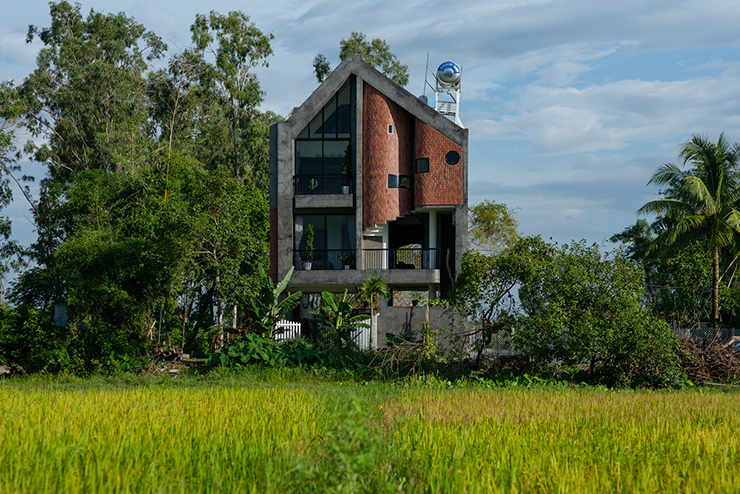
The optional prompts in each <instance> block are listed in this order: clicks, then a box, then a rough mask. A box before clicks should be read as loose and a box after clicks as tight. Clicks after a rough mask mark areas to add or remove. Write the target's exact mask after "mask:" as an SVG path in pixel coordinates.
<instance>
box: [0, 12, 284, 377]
mask: <svg viewBox="0 0 740 494" xmlns="http://www.w3.org/2000/svg"><path fill="white" fill-rule="evenodd" d="M50 15H51V25H50V27H48V28H37V27H35V26H31V27H30V28H29V33H28V41H29V42H33V41H35V40H39V41H40V42H41V43H42V48H41V51H40V54H39V57H38V60H37V68H36V70H35V71H34V72H33V73H32V74H30V75H29V76H28V77H27V78H26V79H25V80H24V81H23V82H22V83H21V84H20V85H18V86H14V85H13V84H11V83H3V85H2V87H0V95H1V96H2V98H1V100H0V101H2V103H3V114H2V115H1V116H2V118H3V121H10V122H16V123H17V124H19V125H23V126H25V127H26V129H27V130H28V131H29V132H30V133H31V135H32V136H34V137H36V139H34V140H33V141H32V142H29V143H28V145H27V146H26V150H27V151H28V152H29V153H31V156H32V157H33V159H35V160H36V161H38V162H41V163H44V164H45V165H46V166H47V169H48V173H47V175H46V176H45V177H44V178H43V180H42V181H41V187H40V197H39V198H38V199H37V200H34V201H32V204H31V206H32V209H33V211H34V220H35V222H36V227H37V232H38V239H37V241H36V242H35V243H34V244H33V245H32V246H31V247H30V248H29V249H28V251H27V252H26V255H27V259H28V260H29V261H30V262H31V265H32V267H31V268H30V269H28V270H26V271H24V272H22V273H21V275H20V277H19V279H18V281H17V283H16V285H15V287H14V289H13V292H12V300H13V301H14V302H15V304H17V306H18V307H19V312H18V314H20V315H21V316H19V317H25V316H23V315H27V314H33V310H37V311H40V313H42V314H45V316H44V318H45V320H48V319H49V318H50V316H49V315H48V314H50V313H51V310H52V308H53V306H54V305H62V306H64V307H66V311H67V326H66V329H62V328H56V329H54V330H53V331H54V334H56V333H60V332H61V333H63V334H64V335H65V336H64V340H65V341H67V344H71V343H69V342H70V341H71V342H79V347H80V348H82V349H84V351H82V350H80V351H75V356H74V359H73V360H74V361H75V362H77V364H75V366H73V367H77V368H82V369H84V370H92V369H96V368H98V367H100V365H101V364H100V363H101V362H108V361H109V360H110V359H114V360H115V358H117V357H115V356H117V355H126V356H128V357H127V358H130V359H133V360H135V361H136V362H137V365H138V364H139V363H140V358H141V357H142V356H143V355H144V353H145V349H146V348H147V345H148V342H149V341H151V340H152V339H156V338H155V336H156V335H158V334H160V333H166V334H168V335H169V336H170V337H171V338H172V340H173V341H174V343H176V344H178V345H180V346H185V347H186V349H188V348H189V349H190V350H192V351H195V352H199V351H203V350H205V349H207V348H208V346H209V344H210V342H212V341H213V340H214V339H216V340H221V339H223V334H224V332H225V327H226V325H227V319H231V321H230V322H231V324H232V325H233V326H234V327H236V326H239V325H244V324H246V319H245V316H246V314H245V311H244V308H245V307H246V304H247V302H248V301H249V300H250V299H251V298H252V297H253V295H254V294H255V293H257V292H258V291H259V288H260V284H259V280H260V279H261V278H260V277H259V273H258V272H257V266H259V265H260V264H267V231H268V224H269V218H268V209H267V201H266V198H267V177H268V172H267V169H268V160H269V150H268V140H269V137H268V132H269V131H268V127H269V124H270V123H271V122H274V121H275V120H276V119H279V117H278V116H277V115H274V114H272V113H269V112H268V113H265V114H262V113H260V112H259V111H258V110H257V109H256V108H257V106H258V105H259V103H260V102H261V101H262V94H263V93H262V90H261V89H260V86H259V81H258V79H257V77H256V75H255V74H254V73H253V71H252V70H251V69H253V68H255V67H257V66H263V65H266V62H265V59H266V57H267V56H269V55H270V54H271V53H272V50H271V48H270V41H271V39H272V36H271V35H269V36H266V35H263V34H262V33H261V32H260V31H259V30H258V29H257V28H256V27H255V26H254V24H253V23H250V22H249V18H248V17H247V16H245V15H244V14H242V13H240V12H230V13H229V14H227V15H221V14H218V13H216V12H211V14H210V16H208V17H206V16H198V17H197V18H196V19H195V23H194V24H193V27H192V29H191V31H192V33H193V46H192V47H190V48H186V49H184V50H182V51H181V52H180V53H175V54H172V55H171V56H170V61H169V68H168V69H162V70H157V71H155V70H153V68H154V67H153V65H152V64H153V62H155V61H156V60H160V59H162V58H164V57H165V56H166V55H167V53H168V52H167V46H166V45H165V44H164V43H163V42H162V40H161V39H160V38H159V37H157V36H156V35H155V34H154V33H151V32H149V31H147V30H146V29H145V28H144V27H143V26H142V25H140V24H138V23H137V22H136V21H135V20H134V19H133V18H130V17H127V16H126V15H125V14H123V13H119V14H103V13H99V12H95V11H92V10H91V11H90V13H89V14H88V15H87V16H84V15H83V13H82V11H81V6H80V5H72V4H70V3H68V2H66V1H61V2H52V3H51V4H50ZM12 119H14V120H12ZM11 137H12V135H10V133H9V132H6V131H5V130H4V131H3V132H2V141H0V145H2V152H3V155H2V156H3V159H2V165H3V170H4V171H5V172H6V173H5V174H3V176H7V175H8V174H9V173H10V172H11V171H13V169H11V168H9V167H10V165H11V164H12V163H11V162H10V159H12V156H11V153H12V150H13V149H12V145H13V141H12V140H11ZM0 251H1V249H0ZM4 320H5V321H6V322H8V324H14V323H11V322H10V321H11V319H4ZM21 324H23V323H21ZM49 324H50V321H49ZM49 334H51V333H49ZM94 335H97V336H94ZM5 336H7V337H8V338H12V337H13V334H12V333H7V334H6V335H5ZM50 338H51V337H50ZM53 338H56V337H53ZM209 340H210V342H209ZM57 342H58V340H56V339H55V342H54V344H51V345H50V346H54V345H56V343H57ZM96 342H97V343H96ZM72 346H74V345H72ZM14 355H15V354H13V355H5V356H4V359H5V361H6V362H7V363H10V364H13V365H16V366H19V367H22V368H24V369H52V368H59V366H60V365H61V364H55V363H54V362H53V359H51V358H49V359H46V362H44V361H43V360H44V359H43V358H41V357H38V359H37V358H36V357H33V358H31V357H28V356H24V357H23V359H26V360H23V359H21V356H14ZM29 359H30V360H29ZM39 359H40V360H39ZM134 367H136V366H134Z"/></svg>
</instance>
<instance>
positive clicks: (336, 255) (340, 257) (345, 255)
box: [293, 249, 356, 271]
mask: <svg viewBox="0 0 740 494" xmlns="http://www.w3.org/2000/svg"><path fill="white" fill-rule="evenodd" d="M355 264H356V263H355V251H354V250H347V249H344V250H343V249H329V250H314V251H313V252H312V253H311V254H309V253H308V252H306V251H305V250H295V251H293V266H295V268H296V269H299V270H300V269H302V270H305V271H332V270H339V269H356V267H355Z"/></svg>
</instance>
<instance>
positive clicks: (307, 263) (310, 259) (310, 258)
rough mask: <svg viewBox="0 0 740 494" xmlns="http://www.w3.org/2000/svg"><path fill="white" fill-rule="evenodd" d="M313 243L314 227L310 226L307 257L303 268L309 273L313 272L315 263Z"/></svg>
mask: <svg viewBox="0 0 740 494" xmlns="http://www.w3.org/2000/svg"><path fill="white" fill-rule="evenodd" d="M313 242H314V233H313V225H312V224H310V223H309V224H308V226H307V227H306V255H305V256H304V258H303V267H304V269H306V270H307V271H310V270H311V264H312V263H313V252H314V248H313Z"/></svg>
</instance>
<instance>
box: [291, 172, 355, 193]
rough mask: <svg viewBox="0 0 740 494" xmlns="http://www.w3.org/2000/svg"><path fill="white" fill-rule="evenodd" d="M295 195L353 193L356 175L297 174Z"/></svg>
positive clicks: (295, 177)
mask: <svg viewBox="0 0 740 494" xmlns="http://www.w3.org/2000/svg"><path fill="white" fill-rule="evenodd" d="M293 179H294V184H295V195H297V196H308V195H327V194H352V192H353V189H354V182H355V179H354V175H296V176H294V177H293Z"/></svg>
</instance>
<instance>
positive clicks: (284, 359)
mask: <svg viewBox="0 0 740 494" xmlns="http://www.w3.org/2000/svg"><path fill="white" fill-rule="evenodd" d="M254 364H262V365H268V366H270V367H283V366H298V365H321V366H324V367H352V366H354V365H355V364H354V361H353V359H352V357H351V355H350V354H349V353H347V352H342V351H339V350H338V349H336V348H323V347H319V346H316V345H314V344H312V343H309V342H307V341H306V340H304V339H303V338H296V339H294V340H286V341H282V342H276V341H274V340H272V339H270V338H264V337H262V336H259V335H257V334H253V333H248V334H246V335H244V336H241V337H239V338H237V339H236V340H235V341H233V342H232V343H229V344H228V345H226V346H225V347H224V348H221V349H219V350H216V352H215V353H213V354H212V355H211V356H210V358H209V359H208V362H207V365H208V366H210V367H212V366H217V365H224V366H230V367H234V366H242V365H254Z"/></svg>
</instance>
